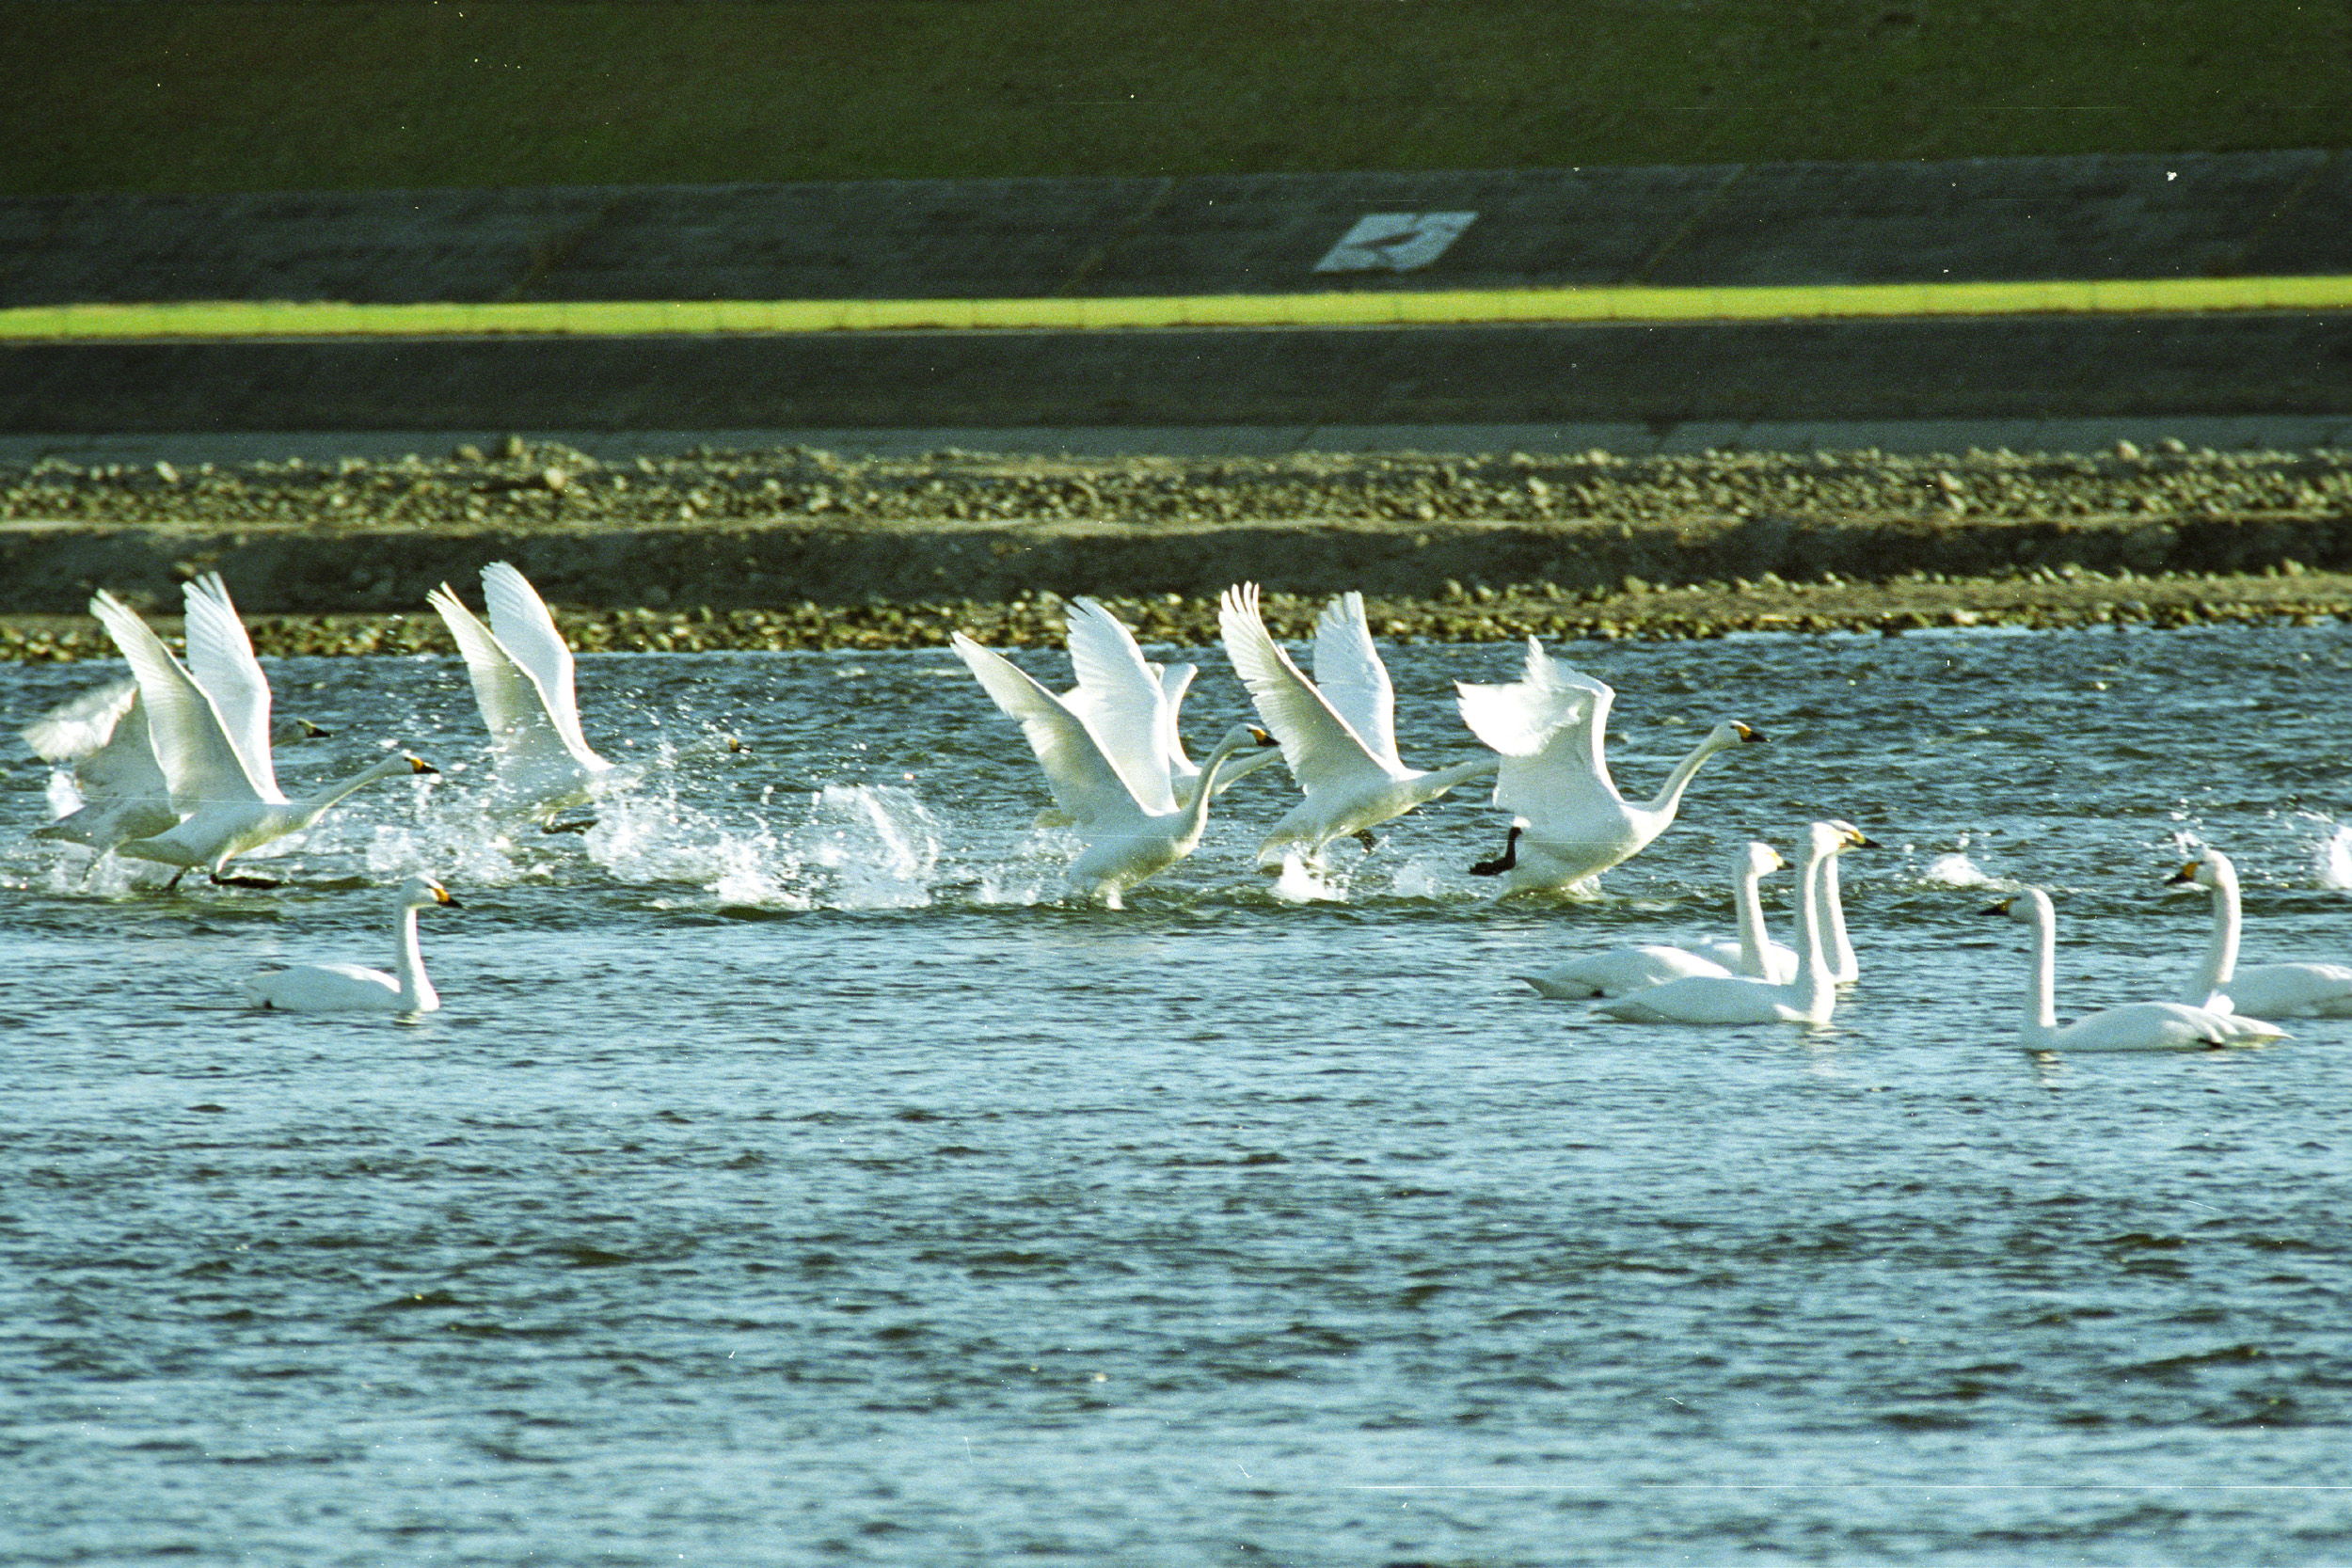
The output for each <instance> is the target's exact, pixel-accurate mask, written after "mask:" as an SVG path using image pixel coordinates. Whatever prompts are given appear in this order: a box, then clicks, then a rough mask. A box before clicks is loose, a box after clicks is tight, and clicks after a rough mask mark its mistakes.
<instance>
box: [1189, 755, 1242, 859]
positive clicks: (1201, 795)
mask: <svg viewBox="0 0 2352 1568" xmlns="http://www.w3.org/2000/svg"><path fill="white" fill-rule="evenodd" d="M1243 739H1244V737H1243V736H1237V735H1229V736H1226V737H1225V738H1224V739H1223V740H1220V741H1218V742H1217V746H1216V751H1214V752H1210V753H1209V765H1208V766H1207V767H1206V768H1202V769H1200V779H1199V780H1198V781H1197V782H1198V784H1199V787H1198V788H1196V789H1195V790H1194V791H1193V792H1192V799H1191V800H1187V801H1185V802H1184V816H1183V818H1182V822H1181V832H1183V833H1184V834H1185V835H1191V834H1195V833H1198V832H1200V831H1201V830H1202V829H1203V828H1206V827H1207V826H1208V823H1209V798H1210V797H1211V796H1213V795H1215V794H1216V780H1217V775H1218V774H1220V773H1222V772H1224V771H1225V765H1226V764H1227V763H1228V762H1231V761H1232V757H1233V753H1234V752H1238V751H1240V750H1241V747H1242V741H1243Z"/></svg>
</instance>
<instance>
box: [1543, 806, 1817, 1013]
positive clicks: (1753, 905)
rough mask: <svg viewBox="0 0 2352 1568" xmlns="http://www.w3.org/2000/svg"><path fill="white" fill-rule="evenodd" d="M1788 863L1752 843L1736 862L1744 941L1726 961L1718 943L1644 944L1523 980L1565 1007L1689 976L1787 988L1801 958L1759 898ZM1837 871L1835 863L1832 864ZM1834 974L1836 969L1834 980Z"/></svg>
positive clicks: (1574, 960) (1571, 962) (1734, 886)
mask: <svg viewBox="0 0 2352 1568" xmlns="http://www.w3.org/2000/svg"><path fill="white" fill-rule="evenodd" d="M1786 864H1788V862H1786V861H1784V860H1782V859H1781V858H1780V851H1779V850H1777V849H1774V848H1773V847H1772V846H1771V845H1769V844H1762V843H1756V842H1751V843H1749V844H1746V845H1743V846H1742V847H1740V852H1739V854H1737V855H1736V856H1734V857H1733V858H1732V863H1731V869H1732V898H1733V903H1734V905H1735V907H1736V908H1737V909H1738V910H1739V913H1740V940H1739V941H1738V942H1736V943H1733V944H1732V946H1731V951H1730V953H1729V954H1728V955H1726V954H1724V952H1723V951H1721V949H1720V948H1719V947H1717V946H1716V944H1714V943H1707V944H1703V945H1701V946H1700V947H1699V948H1698V949H1697V950H1695V951H1694V950H1692V949H1691V948H1682V947H1673V946H1667V945H1662V944H1653V943H1642V944H1640V945H1637V946H1630V947H1613V948H1611V949H1610V950H1608V951H1607V952H1605V953H1590V954H1587V955H1585V956H1584V957H1583V958H1572V959H1570V960H1569V961H1568V962H1566V963H1564V964H1561V965H1559V966H1558V967H1557V968H1554V969H1549V970H1546V971H1544V972H1543V973H1542V974H1522V975H1520V976H1519V978H1520V979H1522V980H1524V981H1526V982H1527V983H1528V984H1529V985H1531V986H1533V987H1534V988H1535V990H1537V991H1538V992H1539V993H1541V994H1542V995H1545V996H1549V997H1552V998H1554V999H1557V1000H1562V1001H1582V1000H1585V999H1588V998H1591V997H1596V996H1622V995H1624V994H1625V993H1626V992H1627V991H1631V990H1642V989H1643V988H1645V987H1647V986H1658V985H1663V984H1665V983H1666V982H1667V981H1669V980H1678V979H1681V978H1683V977H1684V976H1685V975H1693V974H1708V975H1724V976H1728V975H1734V974H1744V975H1747V976H1749V977H1750V978H1753V979H1758V980H1770V981H1772V983H1773V984H1775V985H1786V984H1788V982H1789V981H1791V980H1794V979H1795V978H1796V976H1797V955H1796V954H1795V953H1794V952H1793V951H1791V950H1790V949H1788V948H1786V947H1783V946H1782V945H1781V944H1780V943H1779V942H1774V941H1772V938H1771V937H1770V936H1768V935H1766V934H1765V930H1764V902H1763V898H1762V896H1761V895H1760V894H1759V892H1758V889H1759V886H1760V884H1761V883H1762V881H1763V879H1765V878H1766V877H1769V876H1771V875H1772V873H1773V872H1775V871H1777V870H1779V869H1780V868H1781V867H1782V866H1784V865H1786ZM1829 864H1831V865H1835V864H1836V861H1835V860H1834V859H1833V860H1831V861H1830V862H1829ZM1834 974H1835V970H1834V966H1833V977H1834Z"/></svg>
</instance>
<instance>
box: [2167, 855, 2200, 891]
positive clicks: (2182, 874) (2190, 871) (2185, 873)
mask: <svg viewBox="0 0 2352 1568" xmlns="http://www.w3.org/2000/svg"><path fill="white" fill-rule="evenodd" d="M2197 865H2198V863H2197V862H2195V861H2191V862H2189V863H2187V864H2186V865H2185V866H2183V867H2181V868H2180V869H2179V870H2178V871H2175V872H2174V873H2172V875H2171V876H2169V877H2167V878H2166V879H2164V885H2165V886H2166V887H2170V886H2172V885H2173V884H2174V883H2176V882H2193V881H2195V880H2196V879H2197Z"/></svg>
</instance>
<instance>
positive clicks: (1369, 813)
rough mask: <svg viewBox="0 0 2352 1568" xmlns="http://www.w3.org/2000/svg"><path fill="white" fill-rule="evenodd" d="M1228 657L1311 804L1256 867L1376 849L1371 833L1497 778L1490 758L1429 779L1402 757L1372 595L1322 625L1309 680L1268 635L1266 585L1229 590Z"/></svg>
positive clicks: (1225, 600)
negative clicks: (1358, 844)
mask: <svg viewBox="0 0 2352 1568" xmlns="http://www.w3.org/2000/svg"><path fill="white" fill-rule="evenodd" d="M1216 620H1217V628H1218V630H1219V631H1220V632H1221V633H1222V634H1223V637H1224V641H1225V652H1226V656H1227V657H1230V658H1231V659H1232V661H1233V669H1234V671H1235V672H1236V673H1239V674H1240V676H1241V679H1242V684H1243V685H1245V686H1247V687H1248V689H1249V696H1250V700H1251V701H1252V702H1254V703H1255V704H1256V705H1257V707H1258V715H1259V717H1260V718H1262V719H1263V720H1264V721H1265V725H1266V728H1267V729H1270V730H1272V731H1273V732H1274V734H1275V736H1276V737H1277V738H1278V739H1279V740H1280V741H1281V743H1282V757H1283V760H1284V761H1286V762H1288V763H1289V764H1290V770H1291V777H1292V778H1293V779H1295V780H1296V781H1297V783H1298V787H1299V789H1300V790H1301V791H1302V792H1303V793H1304V794H1305V796H1306V799H1305V800H1301V801H1300V802H1299V803H1298V804H1297V805H1295V806H1294V807H1292V808H1291V810H1290V812H1289V814H1288V815H1287V816H1284V817H1283V818H1282V819H1281V820H1280V821H1279V822H1278V823H1276V824H1275V825H1274V831H1273V832H1270V833H1268V834H1267V835H1266V838H1265V841H1264V842H1263V844H1261V845H1260V846H1259V847H1258V867H1259V869H1260V870H1262V871H1276V870H1279V869H1280V868H1281V866H1282V863H1283V862H1284V861H1285V860H1287V859H1290V858H1293V857H1298V858H1302V859H1303V858H1305V857H1308V856H1311V855H1313V854H1314V853H1315V852H1316V851H1317V850H1319V849H1321V848H1322V847H1324V846H1325V845H1326V844H1328V843H1329V842H1331V840H1333V839H1335V838H1339V837H1342V836H1343V835H1351V834H1352V835H1354V836H1355V837H1357V838H1359V839H1360V840H1362V841H1363V845H1364V847H1365V848H1367V849H1369V848H1371V847H1372V846H1373V838H1372V832H1371V830H1372V828H1373V827H1374V826H1375V824H1377V823H1381V822H1386V821H1388V820H1389V819H1390V818H1391V817H1395V816H1403V815H1405V813H1406V812H1408V811H1411V810H1412V809H1413V808H1414V807H1416V806H1419V805H1421V804H1422V803H1424V802H1426V801H1429V800H1436V799H1437V798H1438V796H1440V795H1443V794H1445V793H1446V792H1447V791H1448V790H1450V789H1452V788H1453V787H1454V785H1456V784H1462V783H1464V782H1466V781H1468V780H1470V779H1475V778H1480V777H1483V776H1484V775H1486V774H1488V773H1491V772H1493V771H1494V770H1495V768H1496V765H1497V759H1496V758H1493V757H1484V758H1480V759H1478V760H1475V761H1471V762H1460V763H1455V764H1454V766H1453V767H1451V768H1438V769H1437V770H1435V771H1434V772H1427V773H1424V772H1422V771H1421V770H1420V769H1419V768H1407V767H1406V766H1405V764H1404V763H1403V762H1402V761H1401V760H1399V758H1398V756H1397V754H1396V692H1395V689H1394V688H1393V687H1391V685H1390V684H1389V672H1388V668H1387V667H1386V666H1385V665H1383V664H1382V663H1381V662H1380V653H1379V650H1378V649H1376V648H1375V647H1374V646H1373V641H1372V628H1371V626H1368V625H1367V624H1366V623H1365V621H1364V596H1363V595H1362V594H1342V595H1341V596H1340V597H1338V598H1336V599H1333V600H1332V601H1331V602H1330V603H1329V604H1328V605H1327V606H1326V607H1325V608H1324V611H1323V613H1322V615H1321V616H1320V617H1318V618H1317V620H1316V622H1315V678H1314V679H1313V680H1309V679H1308V678H1307V677H1306V676H1305V675H1303V674H1301V673H1299V669H1298V666H1297V665H1295V664H1294V663H1292V662H1291V657H1290V655H1289V654H1287V653H1285V652H1283V651H1282V649H1281V647H1280V645H1279V644H1278V643H1277V642H1276V641H1274V639H1273V637H1272V636H1271V635H1270V634H1269V633H1268V632H1267V631H1266V629H1265V621H1264V619H1263V616H1262V615H1261V614H1260V613H1259V609H1258V585H1257V584H1256V583H1254V582H1252V583H1242V584H1239V585H1237V586H1235V587H1232V588H1228V589H1227V590H1226V591H1225V593H1224V594H1223V596H1222V597H1221V598H1220V599H1219V600H1218V601H1217V617H1216Z"/></svg>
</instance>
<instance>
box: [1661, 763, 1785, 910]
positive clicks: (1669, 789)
mask: <svg viewBox="0 0 2352 1568" xmlns="http://www.w3.org/2000/svg"><path fill="white" fill-rule="evenodd" d="M1722 750H1723V748H1722V747H1720V746H1718V745H1717V744H1715V742H1714V740H1713V739H1712V738H1709V739H1707V740H1702V741H1700V742H1699V743H1698V745H1696V746H1695V747H1693V748H1692V751H1691V754H1690V755H1689V756H1687V757H1684V758H1683V759H1682V760H1681V761H1680V762H1677V763H1676V764H1675V768H1674V771H1673V772H1671V773H1669V774H1667V775H1666V782H1665V783H1664V784H1661V785H1660V786H1659V789H1658V793H1657V794H1656V795H1655V796H1653V797H1652V798H1651V800H1650V803H1649V804H1648V805H1647V806H1646V807H1645V808H1643V809H1645V810H1646V811H1650V812H1654V813H1659V814H1661V815H1671V814H1672V813H1674V812H1676V811H1678V810H1680V809H1681V806H1682V792H1683V791H1684V790H1686V789H1688V788H1690V787H1691V781H1692V779H1695V778H1697V777H1698V773H1699V769H1700V768H1704V767H1706V766H1707V759H1708V757H1711V756H1713V755H1714V754H1715V753H1716V752H1720V751H1722ZM1799 899H1800V901H1801V902H1802V900H1803V890H1802V889H1800V890H1799Z"/></svg>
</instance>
